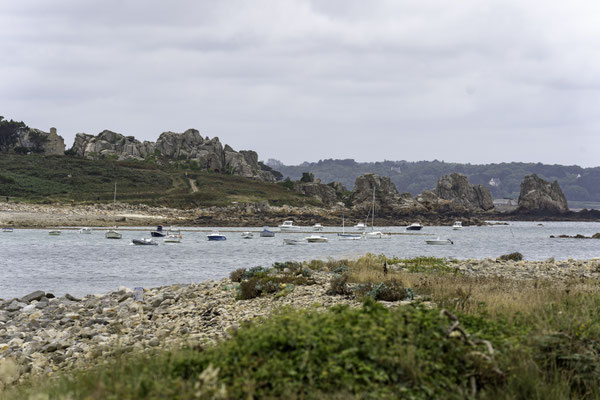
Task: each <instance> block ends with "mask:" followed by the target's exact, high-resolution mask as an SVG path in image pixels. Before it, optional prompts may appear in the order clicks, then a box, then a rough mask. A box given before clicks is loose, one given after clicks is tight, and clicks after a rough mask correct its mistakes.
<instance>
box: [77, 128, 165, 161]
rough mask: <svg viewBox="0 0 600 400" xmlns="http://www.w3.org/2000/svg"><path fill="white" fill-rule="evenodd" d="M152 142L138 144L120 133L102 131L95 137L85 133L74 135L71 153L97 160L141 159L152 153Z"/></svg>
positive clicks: (153, 146)
mask: <svg viewBox="0 0 600 400" xmlns="http://www.w3.org/2000/svg"><path fill="white" fill-rule="evenodd" d="M154 148H155V145H154V143H152V142H143V143H142V142H140V141H139V140H137V139H136V138H134V137H133V136H124V135H121V134H120V133H116V132H112V131H109V130H104V131H102V132H100V133H99V134H98V135H97V136H93V135H88V134H86V133H78V134H77V135H75V142H74V143H73V147H72V148H71V151H72V152H74V153H75V155H77V156H79V157H84V158H89V159H98V158H106V157H111V156H112V157H117V158H118V159H119V160H126V159H129V158H134V159H143V158H145V157H147V156H148V155H150V154H152V153H153V152H154Z"/></svg>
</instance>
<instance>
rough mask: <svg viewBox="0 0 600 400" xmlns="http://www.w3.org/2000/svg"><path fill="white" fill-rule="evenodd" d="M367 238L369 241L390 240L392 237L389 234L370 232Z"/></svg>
mask: <svg viewBox="0 0 600 400" xmlns="http://www.w3.org/2000/svg"><path fill="white" fill-rule="evenodd" d="M365 237H366V238H367V239H390V238H391V237H392V235H390V234H389V233H383V232H379V231H374V232H368V233H367V234H366V235H365Z"/></svg>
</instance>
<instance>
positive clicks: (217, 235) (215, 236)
mask: <svg viewBox="0 0 600 400" xmlns="http://www.w3.org/2000/svg"><path fill="white" fill-rule="evenodd" d="M206 237H207V238H208V240H210V241H219V240H227V238H226V237H225V235H221V234H220V233H217V232H213V233H211V234H210V235H206Z"/></svg>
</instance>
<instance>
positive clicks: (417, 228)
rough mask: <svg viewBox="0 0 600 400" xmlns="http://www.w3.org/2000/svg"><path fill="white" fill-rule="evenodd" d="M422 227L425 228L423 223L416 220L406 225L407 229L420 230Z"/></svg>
mask: <svg viewBox="0 0 600 400" xmlns="http://www.w3.org/2000/svg"><path fill="white" fill-rule="evenodd" d="M421 229H423V225H421V224H420V223H418V222H414V223H412V224H410V225H409V226H407V227H406V230H407V231H420V230H421Z"/></svg>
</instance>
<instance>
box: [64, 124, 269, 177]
mask: <svg viewBox="0 0 600 400" xmlns="http://www.w3.org/2000/svg"><path fill="white" fill-rule="evenodd" d="M71 150H72V151H73V152H74V153H75V154H76V155H78V156H80V157H84V158H91V159H97V158H105V157H116V158H118V159H119V160H123V159H138V160H141V159H145V158H147V157H149V156H156V157H160V158H162V160H163V161H167V162H175V161H189V162H192V163H195V164H196V165H197V166H198V167H199V168H200V169H203V170H207V171H213V172H218V173H228V174H232V175H240V176H244V177H247V178H253V179H259V180H262V181H270V182H273V181H275V180H276V179H275V176H274V175H273V174H272V173H271V172H269V171H265V170H264V169H263V168H261V166H260V164H259V162H258V154H256V152H254V151H251V150H242V151H240V152H237V151H235V150H233V149H232V148H231V147H230V146H228V145H225V147H223V145H222V144H221V142H220V141H219V138H218V137H214V138H212V139H210V138H208V137H206V138H203V137H202V136H201V135H200V132H198V131H197V130H196V129H188V130H186V131H185V132H183V133H176V132H163V133H162V134H161V135H160V136H159V138H158V140H157V141H156V143H154V142H148V141H144V142H143V143H142V142H140V141H139V140H136V139H135V138H134V137H133V136H123V135H121V134H119V133H116V132H112V131H108V130H105V131H103V132H101V133H100V134H99V135H97V136H93V135H88V134H85V133H78V134H77V135H76V136H75V142H74V143H73V147H72V148H71Z"/></svg>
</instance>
